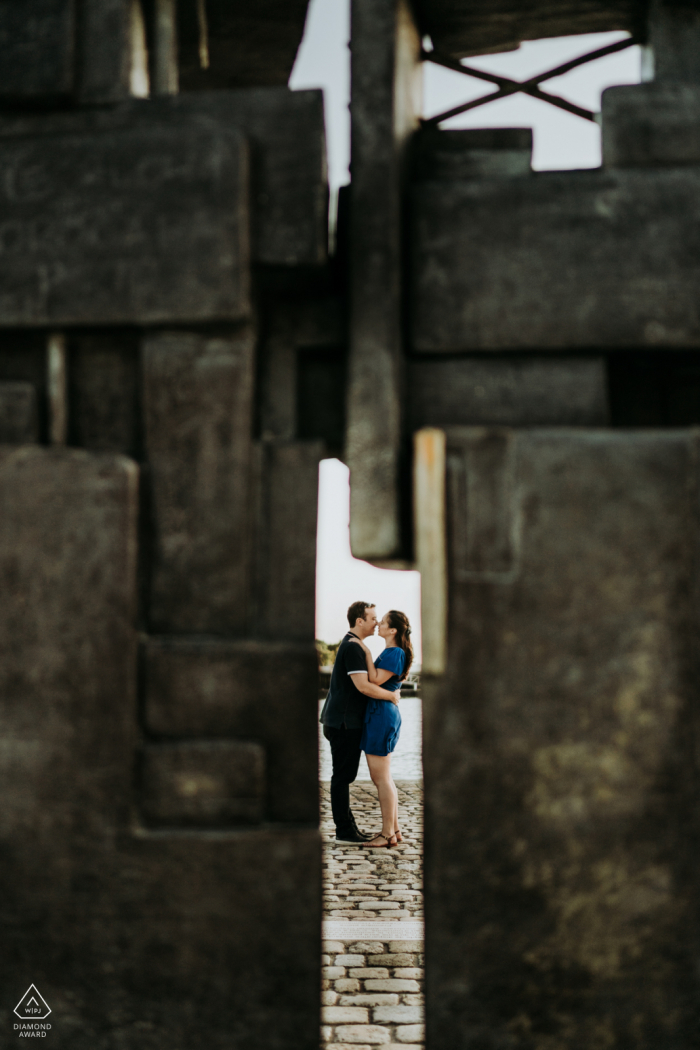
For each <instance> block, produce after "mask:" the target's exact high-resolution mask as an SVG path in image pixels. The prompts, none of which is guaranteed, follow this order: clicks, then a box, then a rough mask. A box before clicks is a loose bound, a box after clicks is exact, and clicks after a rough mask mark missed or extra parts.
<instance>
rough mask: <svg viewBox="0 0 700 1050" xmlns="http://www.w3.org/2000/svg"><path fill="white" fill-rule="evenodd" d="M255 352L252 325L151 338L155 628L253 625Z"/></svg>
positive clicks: (148, 406) (147, 349)
mask: <svg viewBox="0 0 700 1050" xmlns="http://www.w3.org/2000/svg"><path fill="white" fill-rule="evenodd" d="M253 353H254V334H253V332H252V330H250V329H248V328H244V329H240V330H237V331H235V332H231V333H230V334H226V335H217V336H211V335H201V334H198V333H194V332H179V331H178V332H175V331H172V332H167V331H166V332H158V333H153V334H150V335H148V336H147V337H146V339H145V341H144V345H143V373H144V382H143V400H144V416H145V431H146V434H145V441H146V453H147V459H148V462H149V465H150V479H151V503H152V517H153V525H154V534H155V535H154V544H153V562H154V567H153V574H152V580H151V608H150V623H151V631H152V633H154V634H157V633H158V632H161V631H162V632H166V633H171V632H175V633H180V634H182V633H183V632H187V633H205V634H214V635H216V634H219V635H220V634H235V633H236V632H238V633H243V632H244V630H245V629H246V626H247V624H248V620H249V616H250V613H249V609H248V604H249V603H248V583H249V534H250V507H249V503H250V489H249V474H250V455H251V426H252V391H253ZM186 478H190V479H195V480H194V481H193V483H192V484H184V482H183V479H186Z"/></svg>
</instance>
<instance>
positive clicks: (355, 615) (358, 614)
mask: <svg viewBox="0 0 700 1050" xmlns="http://www.w3.org/2000/svg"><path fill="white" fill-rule="evenodd" d="M375 608H376V606H375V604H374V602H353V603H352V605H351V606H350V608H349V609H348V623H349V624H350V626H351V627H354V626H355V624H356V623H357V621H358V620H364V618H365V613H366V612H367V610H368V609H375Z"/></svg>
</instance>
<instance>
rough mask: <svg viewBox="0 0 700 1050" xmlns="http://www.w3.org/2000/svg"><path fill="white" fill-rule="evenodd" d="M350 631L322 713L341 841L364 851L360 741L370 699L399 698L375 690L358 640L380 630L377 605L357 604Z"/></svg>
mask: <svg viewBox="0 0 700 1050" xmlns="http://www.w3.org/2000/svg"><path fill="white" fill-rule="evenodd" d="M348 623H349V624H350V630H349V631H348V633H347V634H346V635H345V637H344V638H343V640H342V642H341V643H340V646H339V648H338V652H337V654H336V658H335V664H334V666H333V674H332V675H331V687H330V689H329V690H328V696H327V697H326V702H325V704H324V705H323V710H322V711H321V722H322V723H323V735H324V736H325V738H326V740H327V741H328V743H329V744H330V745H331V757H332V759H333V776H332V777H331V807H332V809H333V821H334V823H335V840H336V842H338V843H340V844H342V845H344V846H359V845H361V844H362V843H363V842H368V841H369V840H370V839H371V838H372V837H373V836H372V835H371V834H369V835H368V834H365V833H364V832H362V831H360V829H359V828H358V826H357V824H356V823H355V817H354V816H353V813H352V810H351V809H350V785H351V784H352V782H353V781H354V780H355V777H356V776H357V770H358V767H359V765H360V755H361V753H362V752H361V751H360V738H361V737H362V727H363V725H364V721H365V708H366V707H367V700H368V699H369V697H375V698H376V699H378V700H391V702H392V703H394V704H395V703H398V699H397V694H396V693H391V692H389V690H388V689H382V688H381V686H378V685H374V684H373V683H372V682H370V680H369V675H368V674H367V664H366V662H365V654H364V652H363V650H362V649H361V647H360V646H359V645H358V644H357V643H356V642H355V641H353V638H359V639H360V640H361V641H364V639H365V638H369V636H370V635H371V634H374V631H375V628H376V626H377V614H376V611H375V606H374V605H370V604H369V602H353V603H352V605H351V606H350V608H349V609H348Z"/></svg>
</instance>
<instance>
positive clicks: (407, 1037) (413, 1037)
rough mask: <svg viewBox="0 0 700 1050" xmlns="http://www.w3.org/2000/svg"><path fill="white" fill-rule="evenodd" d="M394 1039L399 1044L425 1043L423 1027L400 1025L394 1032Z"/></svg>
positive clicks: (419, 1025)
mask: <svg viewBox="0 0 700 1050" xmlns="http://www.w3.org/2000/svg"><path fill="white" fill-rule="evenodd" d="M394 1038H395V1039H397V1040H398V1042H400V1043H420V1044H422V1043H423V1042H424V1041H425V1025H422V1024H407V1025H401V1027H400V1028H397V1029H396V1031H395V1032H394Z"/></svg>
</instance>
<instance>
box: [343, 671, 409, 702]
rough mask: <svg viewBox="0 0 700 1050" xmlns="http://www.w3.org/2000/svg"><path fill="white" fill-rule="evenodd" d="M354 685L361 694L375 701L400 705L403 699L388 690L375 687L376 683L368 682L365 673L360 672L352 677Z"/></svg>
mask: <svg viewBox="0 0 700 1050" xmlns="http://www.w3.org/2000/svg"><path fill="white" fill-rule="evenodd" d="M352 684H353V685H354V686H355V688H356V689H357V690H358V691H359V692H360V693H364V695H365V696H371V697H372V698H373V699H375V700H389V701H390V702H391V703H392V704H398V702H399V700H400V699H401V696H400V694H399V693H392V692H390V691H389V690H388V689H382V687H381V686H379V685H375V684H374V682H368V681H367V676H366V675H365V673H364V671H358V672H357V673H356V674H354V675H352Z"/></svg>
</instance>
